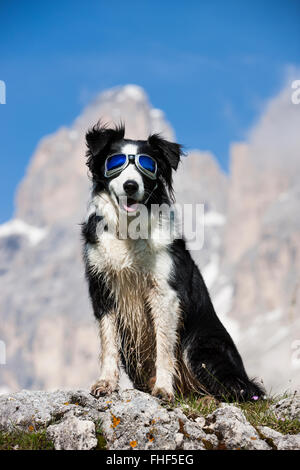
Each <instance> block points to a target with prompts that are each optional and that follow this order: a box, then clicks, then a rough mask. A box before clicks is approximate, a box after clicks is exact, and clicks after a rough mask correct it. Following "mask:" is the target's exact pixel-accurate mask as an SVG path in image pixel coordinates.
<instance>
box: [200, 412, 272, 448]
mask: <svg viewBox="0 0 300 470" xmlns="http://www.w3.org/2000/svg"><path fill="white" fill-rule="evenodd" d="M207 423H208V425H207V426H206V429H207V430H208V429H209V430H211V431H213V433H214V434H216V435H217V437H218V439H219V441H220V443H221V444H222V445H223V447H224V448H226V449H235V450H236V449H243V450H252V449H253V450H254V449H255V450H269V449H271V447H270V446H269V445H268V444H267V443H266V442H264V441H263V440H261V439H260V436H259V434H258V433H257V431H256V430H255V428H254V427H253V426H251V424H250V423H249V422H248V421H247V420H246V417H245V415H244V413H243V412H242V410H240V409H239V408H237V407H236V406H233V405H227V404H222V406H221V407H220V408H218V409H217V410H215V411H214V412H213V413H212V414H210V415H209V416H208V417H207Z"/></svg>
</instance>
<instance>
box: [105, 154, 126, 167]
mask: <svg viewBox="0 0 300 470" xmlns="http://www.w3.org/2000/svg"><path fill="white" fill-rule="evenodd" d="M125 162H126V155H123V154H122V153H121V154H119V155H112V156H111V157H108V159H107V160H106V171H111V170H115V169H116V168H119V167H121V166H123V165H124V163H125Z"/></svg>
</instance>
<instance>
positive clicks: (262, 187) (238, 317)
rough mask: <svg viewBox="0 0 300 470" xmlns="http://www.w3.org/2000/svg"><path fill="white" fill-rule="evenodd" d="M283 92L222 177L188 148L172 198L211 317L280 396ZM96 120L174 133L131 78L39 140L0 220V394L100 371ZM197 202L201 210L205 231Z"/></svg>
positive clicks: (287, 357) (284, 352)
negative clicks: (187, 225)
mask: <svg viewBox="0 0 300 470" xmlns="http://www.w3.org/2000/svg"><path fill="white" fill-rule="evenodd" d="M286 93H287V92H286V91H283V92H282V93H281V94H280V95H279V96H278V97H276V98H274V99H273V100H272V101H271V103H270V104H269V105H268V106H267V108H266V110H265V112H264V114H263V115H262V117H261V120H260V121H259V122H258V123H257V125H256V126H255V127H254V128H253V129H252V131H251V133H250V134H249V137H248V139H247V143H239V144H234V145H233V146H232V149H231V169H230V174H229V175H226V174H224V173H223V172H222V170H221V169H220V167H219V166H218V163H217V160H216V159H215V157H214V156H213V155H212V154H211V153H209V152H203V151H199V150H194V151H191V152H189V154H188V156H187V157H183V159H182V164H181V165H180V167H179V170H178V173H177V174H176V176H175V190H176V195H177V202H178V203H179V204H186V206H185V210H187V211H192V213H193V216H194V221H195V223H197V224H198V229H199V228H200V233H201V230H204V239H203V244H198V245H197V244H196V245H197V246H196V247H195V243H192V241H191V242H190V243H189V246H190V248H191V250H192V256H193V257H194V259H195V260H196V262H197V263H198V265H199V266H200V268H201V270H202V273H203V275H204V278H205V280H206V282H207V285H208V287H209V289H210V292H211V295H212V298H213V301H214V304H215V306H216V309H217V312H218V313H219V315H220V317H221V319H222V321H223V322H224V324H225V326H226V327H227V328H228V330H229V331H230V333H232V335H233V337H234V339H235V340H236V342H237V345H238V347H239V348H240V350H241V352H242V354H243V356H244V358H245V362H246V364H247V366H248V369H249V371H250V373H251V374H252V375H256V376H259V377H263V378H264V382H265V384H266V386H267V388H268V389H270V388H273V389H276V390H278V391H279V390H281V391H282V390H283V389H286V388H287V387H289V385H293V386H295V387H296V386H299V379H298V376H299V367H300V364H299V363H300V360H299V361H298V360H297V350H296V348H297V344H298V343H296V342H295V341H297V340H299V339H300V323H299V300H300V298H299V296H300V294H299V273H300V262H299V258H300V246H299V240H300V239H299V225H300V224H299V220H298V219H297V213H299V202H300V191H299V183H300V181H299V171H297V170H298V166H297V165H298V162H299V160H298V159H297V156H298V155H299V146H300V145H299V141H298V139H297V138H296V137H295V135H296V132H292V131H291V130H289V131H288V130H287V129H286V128H287V127H288V123H290V125H292V129H296V127H297V126H298V125H299V112H296V110H295V105H287V104H286V102H287V94H286ZM292 106H294V108H293V107H292ZM283 116H284V117H283ZM100 117H101V119H102V120H103V121H104V122H119V121H120V120H122V121H124V122H125V124H126V137H128V138H146V137H147V136H148V135H149V134H150V133H151V132H161V133H162V134H163V135H164V136H165V137H166V138H167V139H170V140H173V139H175V135H174V131H173V129H172V128H171V125H170V124H169V123H168V122H167V121H166V119H165V117H164V114H163V112H162V111H161V110H158V109H154V108H153V107H152V106H151V104H150V103H149V101H148V98H147V96H146V94H145V92H144V90H143V89H141V88H140V87H138V86H135V85H126V86H124V87H117V88H114V89H111V90H108V91H105V92H104V93H102V94H100V95H99V96H98V97H97V98H96V99H95V100H94V101H93V103H91V105H90V106H88V107H87V108H86V109H85V110H83V112H82V114H81V115H80V116H79V117H78V118H77V119H76V120H75V122H74V123H73V124H72V126H71V127H70V128H61V129H59V130H58V131H57V132H56V133H54V134H53V135H50V136H47V137H45V138H43V139H42V140H41V141H40V143H39V144H38V146H37V149H36V151H35V153H34V155H33V156H32V158H31V161H30V164H29V167H28V170H27V172H26V175H25V177H24V179H23V181H22V182H21V184H20V186H19V189H18V192H17V197H16V211H15V217H14V219H13V220H11V221H9V222H7V223H6V224H3V225H2V226H0V276H1V297H0V325H1V326H0V339H1V340H2V341H4V342H5V344H6V350H7V363H6V365H0V374H1V375H0V388H2V390H16V389H19V388H29V389H36V388H39V389H53V388H57V387H60V388H72V387H73V388H74V387H75V388H76V387H88V386H89V385H90V383H92V382H93V381H94V379H95V377H96V375H97V373H98V364H97V357H98V352H99V345H98V334H97V326H96V324H95V322H94V320H93V315H92V311H91V307H90V304H89V301H88V296H87V287H86V285H85V281H84V271H83V264H82V261H81V240H80V225H79V224H80V222H81V221H82V219H83V216H84V212H85V208H86V202H87V198H88V192H89V186H90V183H89V180H88V178H87V168H86V166H85V158H84V154H85V142H84V136H85V132H86V130H87V129H88V128H89V127H90V126H92V125H93V124H95V122H97V121H98V119H99V118H100ZM291 123H293V124H291ZM288 132H289V133H290V134H291V137H290V138H287V137H286V135H287V133H288ZM183 144H188V143H185V142H183ZM196 204H198V205H200V207H201V205H202V207H204V210H205V213H204V226H203V218H202V219H201V218H200V219H197V220H195V213H194V208H195V206H196ZM297 211H298V212H297ZM200 246H201V249H199V247H200ZM297 312H298V313H297ZM295 345H296V348H295V347H294V346H295ZM293 348H294V349H293ZM275 372H276V373H275ZM289 380H292V381H293V382H289ZM297 380H298V381H297Z"/></svg>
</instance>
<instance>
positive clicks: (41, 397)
mask: <svg viewBox="0 0 300 470" xmlns="http://www.w3.org/2000/svg"><path fill="white" fill-rule="evenodd" d="M16 429H18V430H19V431H26V432H36V431H38V430H44V429H45V430H46V434H47V437H48V439H50V440H51V441H52V442H53V443H54V447H55V449H65V450H68V449H70V450H71V449H72V450H88V449H94V448H95V447H96V446H97V442H98V437H99V436H100V435H101V436H102V438H101V439H103V440H104V441H105V447H106V448H107V449H109V450H131V449H138V450H157V449H161V450H175V449H177V450H197V449H198V450H211V449H259V450H268V449H279V450H281V449H300V434H298V435H286V436H284V435H282V434H280V433H278V432H276V431H274V430H272V429H270V428H267V427H260V428H258V430H256V429H255V428H254V427H253V426H252V425H251V424H250V423H249V422H248V421H247V419H246V417H245V415H244V414H243V412H242V411H241V410H240V409H239V408H238V407H236V406H233V405H228V404H221V405H220V407H219V408H217V409H216V410H215V411H214V412H213V413H211V414H210V415H209V416H208V417H207V418H206V419H205V418H204V417H201V416H200V417H197V418H196V419H193V418H192V417H187V416H186V415H185V414H184V413H183V411H182V409H181V408H179V407H178V408H174V407H173V406H168V405H167V404H166V403H163V402H162V401H161V400H159V399H158V398H154V397H153V396H151V395H149V394H147V393H143V392H140V391H138V390H134V389H130V390H123V391H120V392H118V393H117V392H114V393H112V394H111V395H109V396H106V397H100V398H99V399H96V398H94V397H92V396H91V395H90V394H89V392H88V391H85V390H76V391H72V390H71V391H60V390H57V391H55V392H40V391H36V392H31V391H26V390H23V391H21V392H19V393H15V394H10V395H8V394H7V395H1V396H0V432H1V431H4V432H9V431H12V430H16Z"/></svg>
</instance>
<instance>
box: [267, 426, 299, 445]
mask: <svg viewBox="0 0 300 470" xmlns="http://www.w3.org/2000/svg"><path fill="white" fill-rule="evenodd" d="M258 429H259V431H260V433H261V434H262V435H263V436H264V437H265V438H267V440H268V442H269V444H271V446H272V447H273V448H274V449H277V450H299V449H300V435H299V434H295V435H294V434H286V435H283V434H281V433H280V432H277V431H274V429H271V428H268V427H267V426H258Z"/></svg>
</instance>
